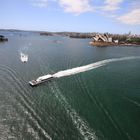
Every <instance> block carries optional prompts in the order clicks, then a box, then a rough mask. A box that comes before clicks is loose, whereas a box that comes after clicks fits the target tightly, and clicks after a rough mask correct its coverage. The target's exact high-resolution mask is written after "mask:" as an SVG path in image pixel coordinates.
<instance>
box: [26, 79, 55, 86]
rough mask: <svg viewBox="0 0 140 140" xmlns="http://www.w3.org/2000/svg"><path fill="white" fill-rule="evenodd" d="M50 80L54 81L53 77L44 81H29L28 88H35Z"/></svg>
mask: <svg viewBox="0 0 140 140" xmlns="http://www.w3.org/2000/svg"><path fill="white" fill-rule="evenodd" d="M52 79H54V77H51V78H48V79H45V80H43V81H36V80H32V81H29V84H30V86H32V87H34V86H37V85H39V84H42V83H44V82H48V81H50V80H52Z"/></svg>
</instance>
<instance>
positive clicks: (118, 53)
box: [0, 31, 140, 140]
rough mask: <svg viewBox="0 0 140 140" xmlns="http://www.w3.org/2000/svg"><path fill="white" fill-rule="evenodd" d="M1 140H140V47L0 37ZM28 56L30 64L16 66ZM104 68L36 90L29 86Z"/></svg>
mask: <svg viewBox="0 0 140 140" xmlns="http://www.w3.org/2000/svg"><path fill="white" fill-rule="evenodd" d="M0 34H4V35H6V37H8V39H9V40H8V42H5V43H0V140H1V139H2V140H23V139H24V140H47V139H48V140H51V139H52V140H139V139H140V134H139V130H140V119H139V118H140V58H138V57H139V56H140V47H104V48H98V47H92V46H89V41H90V40H89V39H71V38H68V37H61V36H40V35H39V34H37V33H30V32H26V33H25V32H6V31H5V32H4V31H3V32H0ZM20 53H24V54H27V55H28V62H27V63H23V62H21V60H20ZM132 56H134V57H136V59H128V60H124V61H115V62H111V63H107V64H105V65H103V66H101V67H98V68H94V69H91V70H87V71H85V72H82V73H77V74H75V75H70V76H67V77H60V78H57V79H54V80H52V81H50V82H46V83H43V84H41V85H39V86H37V87H31V86H30V85H29V84H28V81H30V80H33V79H36V78H38V77H39V76H42V75H46V74H54V73H56V72H59V71H61V70H67V69H72V68H75V67H80V66H84V65H88V64H91V63H95V62H97V61H101V60H106V59H113V58H124V57H128V58H129V57H132Z"/></svg>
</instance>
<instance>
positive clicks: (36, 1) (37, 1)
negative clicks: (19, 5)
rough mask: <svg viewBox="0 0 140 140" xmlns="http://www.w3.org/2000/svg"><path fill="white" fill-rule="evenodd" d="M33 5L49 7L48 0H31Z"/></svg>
mask: <svg viewBox="0 0 140 140" xmlns="http://www.w3.org/2000/svg"><path fill="white" fill-rule="evenodd" d="M31 1H32V5H33V6H37V7H47V6H48V0H31Z"/></svg>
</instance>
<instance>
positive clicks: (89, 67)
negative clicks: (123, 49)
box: [53, 56, 140, 78]
mask: <svg viewBox="0 0 140 140" xmlns="http://www.w3.org/2000/svg"><path fill="white" fill-rule="evenodd" d="M138 58H140V57H139V56H131V57H123V58H112V59H106V60H102V61H98V62H95V63H92V64H89V65H85V66H81V67H76V68H72V69H68V70H63V71H59V72H57V73H55V74H53V77H56V78H60V77H64V76H70V75H74V74H78V73H81V72H85V71H89V70H92V69H95V68H98V67H101V66H104V65H107V64H108V63H111V62H116V61H124V60H131V59H138Z"/></svg>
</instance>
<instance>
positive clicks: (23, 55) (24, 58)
mask: <svg viewBox="0 0 140 140" xmlns="http://www.w3.org/2000/svg"><path fill="white" fill-rule="evenodd" d="M20 59H21V62H23V63H26V62H27V61H28V55H26V54H24V53H20Z"/></svg>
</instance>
